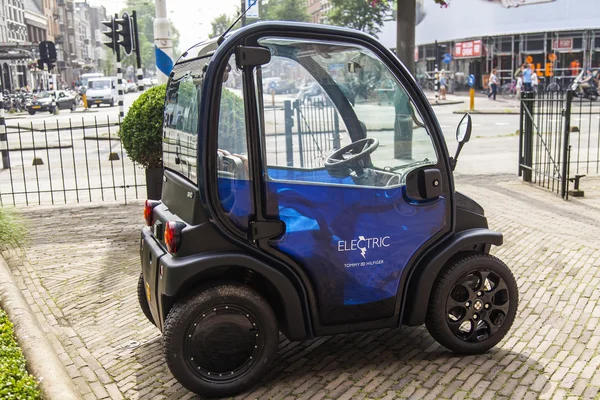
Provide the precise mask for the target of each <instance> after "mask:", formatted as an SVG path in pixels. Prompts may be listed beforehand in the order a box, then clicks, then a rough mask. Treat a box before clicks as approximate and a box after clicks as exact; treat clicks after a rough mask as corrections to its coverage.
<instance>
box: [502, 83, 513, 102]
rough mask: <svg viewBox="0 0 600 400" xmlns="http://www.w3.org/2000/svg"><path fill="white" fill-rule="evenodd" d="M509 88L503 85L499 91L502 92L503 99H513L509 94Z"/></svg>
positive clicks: (507, 85) (508, 85)
mask: <svg viewBox="0 0 600 400" xmlns="http://www.w3.org/2000/svg"><path fill="white" fill-rule="evenodd" d="M510 88H511V85H510V84H504V85H502V87H501V88H500V89H501V91H502V96H503V97H505V98H508V99H509V98H511V97H513V94H512V93H511V90H510Z"/></svg>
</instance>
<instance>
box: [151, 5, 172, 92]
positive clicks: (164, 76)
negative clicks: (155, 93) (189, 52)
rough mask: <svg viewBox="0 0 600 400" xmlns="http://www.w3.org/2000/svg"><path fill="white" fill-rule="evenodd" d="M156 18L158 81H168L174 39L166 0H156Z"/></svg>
mask: <svg viewBox="0 0 600 400" xmlns="http://www.w3.org/2000/svg"><path fill="white" fill-rule="evenodd" d="M155 4H156V19H155V20H154V53H155V55H156V69H157V75H158V83H160V84H163V83H167V80H168V79H169V74H170V73H171V70H172V69H173V41H172V40H171V24H170V23H169V20H168V18H167V3H166V0H156V2H155Z"/></svg>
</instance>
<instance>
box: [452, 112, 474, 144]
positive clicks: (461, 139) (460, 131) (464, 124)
mask: <svg viewBox="0 0 600 400" xmlns="http://www.w3.org/2000/svg"><path fill="white" fill-rule="evenodd" d="M471 129H473V122H472V120H471V115H470V114H468V113H467V114H465V115H464V116H463V117H462V119H461V120H460V122H459V124H458V128H456V140H457V141H458V143H467V142H468V141H469V139H471Z"/></svg>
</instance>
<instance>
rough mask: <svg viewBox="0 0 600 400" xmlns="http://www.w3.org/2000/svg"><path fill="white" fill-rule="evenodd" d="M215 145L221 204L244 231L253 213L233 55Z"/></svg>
mask: <svg viewBox="0 0 600 400" xmlns="http://www.w3.org/2000/svg"><path fill="white" fill-rule="evenodd" d="M217 147H218V148H217V171H216V172H217V181H218V185H219V199H220V201H221V206H222V207H223V209H224V211H225V212H226V213H227V214H228V215H229V217H230V219H231V221H232V222H233V223H234V224H235V225H236V226H237V227H238V228H239V229H240V230H242V231H246V230H247V228H248V217H249V215H250V214H251V212H252V205H251V201H250V200H251V197H250V177H251V175H250V169H249V161H248V143H247V140H246V119H245V110H244V95H243V93H242V73H241V70H238V68H237V66H236V62H235V55H232V56H231V57H230V59H229V63H228V64H227V66H226V68H225V71H224V72H223V76H222V83H221V100H220V104H219V125H218V132H217Z"/></svg>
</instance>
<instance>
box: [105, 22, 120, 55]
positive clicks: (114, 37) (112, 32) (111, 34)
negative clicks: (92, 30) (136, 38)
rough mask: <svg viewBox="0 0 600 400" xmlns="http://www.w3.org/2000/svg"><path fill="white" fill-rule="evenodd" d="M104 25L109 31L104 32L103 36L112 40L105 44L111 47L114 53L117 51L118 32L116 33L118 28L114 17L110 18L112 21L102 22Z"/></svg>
mask: <svg viewBox="0 0 600 400" xmlns="http://www.w3.org/2000/svg"><path fill="white" fill-rule="evenodd" d="M102 25H104V26H106V27H107V28H108V29H107V30H105V31H102V34H103V35H105V36H107V37H108V38H109V39H110V40H109V41H106V42H103V43H104V44H105V45H106V46H108V47H110V48H111V49H112V51H113V53H114V52H115V51H116V50H117V46H118V43H117V32H116V31H115V28H116V26H115V25H116V24H115V19H114V18H113V17H110V20H108V21H102Z"/></svg>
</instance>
